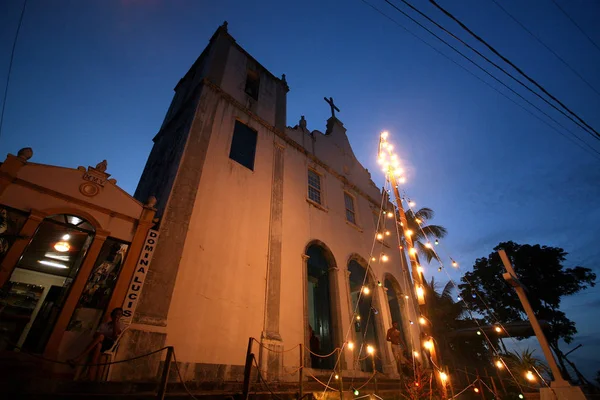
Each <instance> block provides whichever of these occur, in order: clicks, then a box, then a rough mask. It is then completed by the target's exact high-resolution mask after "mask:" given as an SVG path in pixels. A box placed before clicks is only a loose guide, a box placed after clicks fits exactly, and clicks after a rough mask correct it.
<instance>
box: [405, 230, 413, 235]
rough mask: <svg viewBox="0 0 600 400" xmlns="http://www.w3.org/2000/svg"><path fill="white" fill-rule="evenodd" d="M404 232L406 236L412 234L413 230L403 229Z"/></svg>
mask: <svg viewBox="0 0 600 400" xmlns="http://www.w3.org/2000/svg"><path fill="white" fill-rule="evenodd" d="M405 233H406V236H412V234H413V231H412V229H407V230H406V231H405Z"/></svg>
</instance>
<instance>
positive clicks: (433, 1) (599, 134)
mask: <svg viewBox="0 0 600 400" xmlns="http://www.w3.org/2000/svg"><path fill="white" fill-rule="evenodd" d="M386 1H388V0H386ZM401 1H402V2H403V3H405V4H409V3H408V2H407V1H406V0H401ZM429 2H430V3H431V4H433V5H434V6H435V7H436V8H437V9H439V10H440V11H441V12H443V13H444V14H445V15H446V16H448V17H449V18H450V19H452V20H453V21H454V22H456V23H457V24H458V25H459V26H460V27H461V28H462V29H463V30H465V31H466V32H468V33H469V34H470V35H471V36H473V37H474V38H475V39H476V40H477V41H478V42H480V43H481V44H483V45H484V46H485V47H487V48H488V49H489V50H490V51H491V52H492V53H494V54H495V55H496V56H498V57H500V58H501V59H502V61H504V62H505V63H507V64H508V65H510V66H511V67H513V68H514V69H515V70H516V71H517V72H518V73H519V74H521V76H523V77H524V78H525V79H527V80H528V81H529V82H531V83H532V84H533V85H534V86H536V87H537V88H538V89H540V90H541V91H542V92H543V93H544V94H545V95H546V96H548V97H550V98H551V99H552V100H554V101H555V102H556V103H558V104H559V105H560V106H561V107H562V108H564V109H565V110H566V111H567V112H568V113H569V114H571V115H572V116H573V117H575V118H576V119H577V120H579V121H580V122H581V123H582V124H583V125H585V127H587V128H588V129H589V130H591V132H590V131H588V130H587V129H586V131H587V132H589V133H590V134H592V132H593V134H592V136H594V135H595V137H596V138H598V139H600V133H598V131H596V130H595V129H594V128H593V127H592V126H590V125H589V124H588V123H587V122H585V121H584V120H583V118H581V117H580V116H579V115H577V114H576V113H575V112H574V111H572V110H571V109H570V108H569V107H567V106H566V105H565V104H564V103H563V102H561V101H560V100H559V99H557V98H556V97H555V96H553V95H552V94H551V93H550V92H548V90H546V88H544V87H543V86H542V85H540V84H539V83H538V82H537V81H536V80H535V79H533V78H531V77H530V76H529V75H528V74H526V73H525V72H523V70H522V69H521V68H519V67H518V66H516V65H515V64H514V63H513V62H512V61H510V60H509V59H508V58H507V57H505V56H503V55H502V54H501V53H500V52H499V51H498V50H496V48H495V47H494V46H492V45H491V44H489V43H488V42H486V41H485V40H484V39H483V38H481V37H480V36H479V35H477V34H476V33H475V32H473V31H472V30H471V29H469V27H467V26H466V25H465V24H464V23H463V22H462V21H461V20H460V19H458V18H457V17H455V16H454V15H453V14H452V13H450V12H449V11H447V10H446V9H445V8H444V7H442V6H440V5H439V4H438V3H437V2H436V1H435V0H429ZM524 86H525V87H527V88H528V89H529V90H530V91H531V92H532V93H536V94H537V92H534V91H533V90H531V88H529V87H528V86H526V85H524ZM538 96H539V94H538ZM539 97H540V98H541V96H539ZM544 101H546V102H547V103H548V104H551V103H549V102H548V101H547V100H545V99H544ZM553 108H556V107H555V106H554V105H553ZM556 109H557V110H558V108H556ZM569 119H571V118H569ZM571 120H572V119H571ZM578 125H580V124H578ZM580 126H581V125H580Z"/></svg>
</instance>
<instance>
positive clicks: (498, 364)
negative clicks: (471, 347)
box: [496, 360, 504, 369]
mask: <svg viewBox="0 0 600 400" xmlns="http://www.w3.org/2000/svg"><path fill="white" fill-rule="evenodd" d="M496 368H498V369H502V368H504V364H503V363H502V361H500V360H497V361H496Z"/></svg>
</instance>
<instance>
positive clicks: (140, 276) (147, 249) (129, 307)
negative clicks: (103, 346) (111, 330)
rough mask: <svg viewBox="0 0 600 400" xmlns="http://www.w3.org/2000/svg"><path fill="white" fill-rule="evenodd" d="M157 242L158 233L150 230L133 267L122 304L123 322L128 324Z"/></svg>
mask: <svg viewBox="0 0 600 400" xmlns="http://www.w3.org/2000/svg"><path fill="white" fill-rule="evenodd" d="M157 241H158V231H156V230H154V229H150V230H149V231H148V234H147V235H146V240H145V241H144V247H143V248H142V252H141V253H140V258H139V259H138V262H137V265H136V266H135V272H134V273H133V277H132V278H131V283H130V284H129V290H127V296H125V302H124V303H123V322H124V323H125V324H130V323H131V320H132V317H133V313H134V312H135V307H136V306H137V302H138V300H139V298H140V294H141V293H142V287H143V286H144V280H146V276H147V275H148V269H149V268H150V261H152V255H153V254H154V250H155V249H156V242H157Z"/></svg>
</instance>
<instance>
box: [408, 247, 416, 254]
mask: <svg viewBox="0 0 600 400" xmlns="http://www.w3.org/2000/svg"><path fill="white" fill-rule="evenodd" d="M409 253H410V254H413V255H414V254H417V249H415V248H414V247H411V248H410V250H409Z"/></svg>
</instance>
